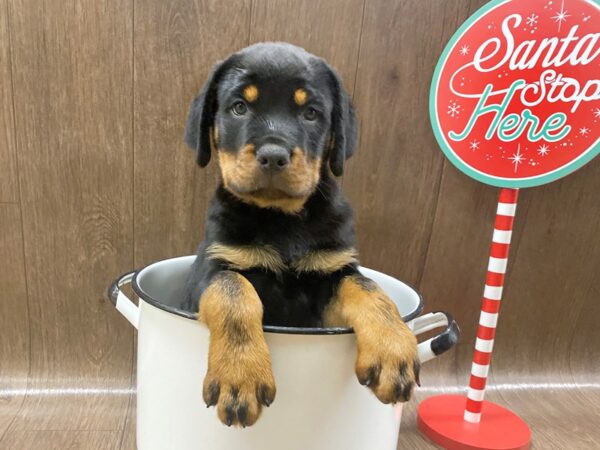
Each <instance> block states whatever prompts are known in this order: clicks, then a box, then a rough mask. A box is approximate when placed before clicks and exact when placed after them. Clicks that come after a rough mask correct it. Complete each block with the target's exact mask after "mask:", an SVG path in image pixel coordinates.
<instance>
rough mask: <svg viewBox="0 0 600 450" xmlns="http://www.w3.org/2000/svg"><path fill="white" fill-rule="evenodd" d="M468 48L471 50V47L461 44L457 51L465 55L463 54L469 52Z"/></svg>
mask: <svg viewBox="0 0 600 450" xmlns="http://www.w3.org/2000/svg"><path fill="white" fill-rule="evenodd" d="M470 50H471V49H470V48H469V46H468V45H463V46H462V47H461V48H460V50H459V51H458V53H460V54H461V55H462V56H465V55H468V54H469V51H470Z"/></svg>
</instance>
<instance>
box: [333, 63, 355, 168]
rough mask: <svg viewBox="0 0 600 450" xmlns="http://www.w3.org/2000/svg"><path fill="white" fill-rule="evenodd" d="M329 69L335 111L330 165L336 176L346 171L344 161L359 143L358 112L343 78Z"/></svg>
mask: <svg viewBox="0 0 600 450" xmlns="http://www.w3.org/2000/svg"><path fill="white" fill-rule="evenodd" d="M327 69H328V70H329V73H330V76H331V80H332V87H333V96H334V100H333V111H332V113H331V131H332V144H331V148H330V151H329V167H330V168H331V171H332V172H333V174H334V175H335V176H336V177H339V176H340V175H342V173H343V172H344V161H345V160H346V159H348V158H350V157H351V156H352V155H353V154H354V150H356V146H357V143H358V126H357V122H356V113H355V112H354V106H353V105H352V101H351V100H350V96H349V95H348V93H347V92H346V90H345V89H344V86H343V84H342V80H341V79H340V77H339V75H338V74H337V73H336V71H335V70H333V69H332V68H331V67H329V66H327Z"/></svg>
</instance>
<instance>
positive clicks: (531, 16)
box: [526, 14, 539, 27]
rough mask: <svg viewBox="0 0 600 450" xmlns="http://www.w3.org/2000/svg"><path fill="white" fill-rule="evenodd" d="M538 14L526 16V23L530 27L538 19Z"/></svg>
mask: <svg viewBox="0 0 600 450" xmlns="http://www.w3.org/2000/svg"><path fill="white" fill-rule="evenodd" d="M538 18H539V16H536V15H535V14H531V15H530V16H529V17H528V18H527V21H526V22H527V25H529V26H530V27H532V26H534V25H535V24H536V23H537V21H538Z"/></svg>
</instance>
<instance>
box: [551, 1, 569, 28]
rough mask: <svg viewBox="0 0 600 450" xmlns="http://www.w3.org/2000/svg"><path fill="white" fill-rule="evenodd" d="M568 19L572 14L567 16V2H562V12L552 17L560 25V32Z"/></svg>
mask: <svg viewBox="0 0 600 450" xmlns="http://www.w3.org/2000/svg"><path fill="white" fill-rule="evenodd" d="M567 17H571V14H567V11H565V0H562V3H561V5H560V12H557V13H556V15H555V16H552V19H554V21H555V22H556V23H558V31H560V26H561V25H562V23H563V22H566V21H567Z"/></svg>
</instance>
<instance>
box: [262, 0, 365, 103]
mask: <svg viewBox="0 0 600 450" xmlns="http://www.w3.org/2000/svg"><path fill="white" fill-rule="evenodd" d="M363 6H364V0H350V1H347V0H335V1H328V2H322V3H320V4H319V5H318V8H317V7H315V3H314V1H311V0H283V1H282V0H255V1H254V2H253V4H252V24H251V28H250V42H251V43H254V42H261V41H285V42H290V43H292V44H295V45H298V46H300V47H303V48H305V49H306V50H307V51H309V52H311V53H314V54H315V55H317V56H321V57H323V58H325V59H326V60H327V61H328V62H329V63H330V64H331V65H332V66H333V67H335V69H336V70H337V71H338V72H339V74H340V76H341V77H342V79H343V81H344V85H345V86H346V89H348V91H349V92H350V93H352V91H353V88H354V80H355V75H356V60H357V56H358V45H359V38H360V29H361V20H362V12H363Z"/></svg>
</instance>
